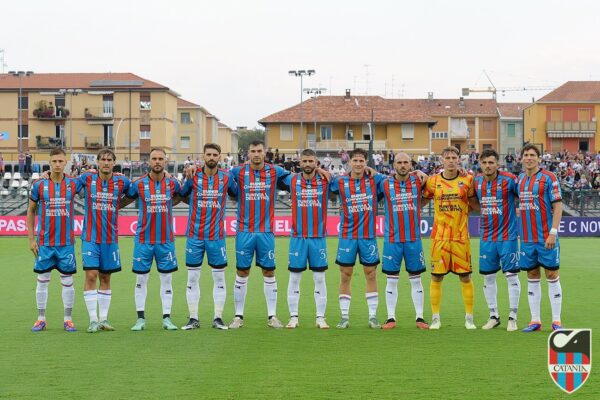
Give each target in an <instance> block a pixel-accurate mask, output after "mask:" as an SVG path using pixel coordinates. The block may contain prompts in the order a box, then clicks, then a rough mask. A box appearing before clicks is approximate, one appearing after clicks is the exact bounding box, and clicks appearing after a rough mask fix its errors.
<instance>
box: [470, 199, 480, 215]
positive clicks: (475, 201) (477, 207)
mask: <svg viewBox="0 0 600 400" xmlns="http://www.w3.org/2000/svg"><path fill="white" fill-rule="evenodd" d="M469 208H470V209H471V210H474V211H477V212H481V205H480V203H479V197H477V196H473V197H469Z"/></svg>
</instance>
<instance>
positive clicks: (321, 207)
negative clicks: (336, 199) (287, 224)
mask: <svg viewBox="0 0 600 400" xmlns="http://www.w3.org/2000/svg"><path fill="white" fill-rule="evenodd" d="M300 166H301V168H302V172H301V173H299V174H295V175H288V176H287V177H286V178H285V179H284V183H285V184H286V185H287V186H288V187H289V191H290V194H291V200H292V232H291V238H290V250H289V263H288V269H289V271H290V278H289V284H288V293H287V297H288V307H289V311H290V321H289V322H288V324H287V326H286V327H287V328H290V329H293V328H296V327H297V326H298V325H299V319H298V303H299V300H300V280H301V277H302V272H303V271H305V270H306V266H307V264H308V268H309V269H310V270H311V271H313V280H314V283H315V290H314V298H315V304H316V309H317V317H316V320H315V324H316V326H317V328H320V329H328V328H329V325H328V324H327V322H326V320H325V309H326V308H327V286H326V283H325V271H326V270H327V268H328V262H327V244H326V240H325V236H326V235H327V204H328V191H329V183H328V182H327V180H326V179H324V178H323V177H322V176H320V175H319V174H318V173H317V168H318V167H317V155H316V153H315V152H314V151H313V150H311V149H305V150H304V151H302V153H301V154H300Z"/></svg>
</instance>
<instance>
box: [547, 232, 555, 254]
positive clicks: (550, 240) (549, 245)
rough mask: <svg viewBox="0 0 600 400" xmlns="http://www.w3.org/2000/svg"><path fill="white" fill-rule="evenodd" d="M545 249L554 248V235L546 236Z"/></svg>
mask: <svg viewBox="0 0 600 400" xmlns="http://www.w3.org/2000/svg"><path fill="white" fill-rule="evenodd" d="M545 247H546V249H548V250H552V249H553V248H555V247H556V235H548V237H547V238H546V245H545Z"/></svg>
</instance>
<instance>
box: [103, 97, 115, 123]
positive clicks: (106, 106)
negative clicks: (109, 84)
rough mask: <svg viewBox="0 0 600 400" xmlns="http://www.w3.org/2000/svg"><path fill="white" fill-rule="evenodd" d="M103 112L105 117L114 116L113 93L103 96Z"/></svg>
mask: <svg viewBox="0 0 600 400" xmlns="http://www.w3.org/2000/svg"><path fill="white" fill-rule="evenodd" d="M102 114H103V116H104V117H112V115H113V96H112V94H110V95H104V96H102Z"/></svg>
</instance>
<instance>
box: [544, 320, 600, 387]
mask: <svg viewBox="0 0 600 400" xmlns="http://www.w3.org/2000/svg"><path fill="white" fill-rule="evenodd" d="M591 369H592V330H591V329H561V330H558V331H555V332H552V333H551V334H550V336H549V337H548V372H549V373H550V376H551V377H552V380H553V381H554V383H556V385H557V386H558V387H559V388H561V389H562V390H564V391H565V392H567V393H569V394H570V393H573V392H574V391H576V390H577V389H579V388H580V387H581V386H583V384H584V383H585V381H586V380H587V378H588V376H589V375H590V371H591Z"/></svg>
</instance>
